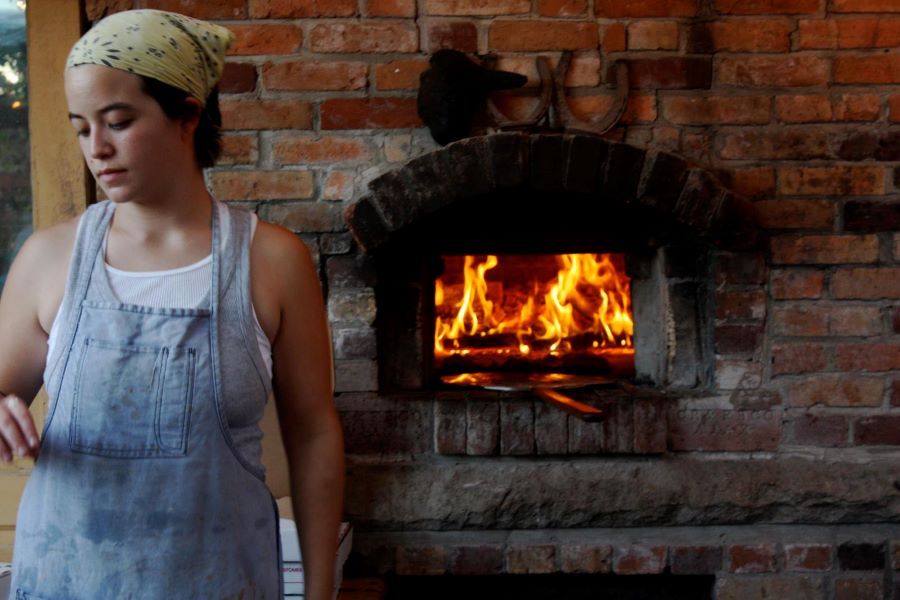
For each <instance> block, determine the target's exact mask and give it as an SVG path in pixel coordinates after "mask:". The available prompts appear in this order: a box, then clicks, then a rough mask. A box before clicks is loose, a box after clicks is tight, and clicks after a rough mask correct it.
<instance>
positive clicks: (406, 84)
mask: <svg viewBox="0 0 900 600" xmlns="http://www.w3.org/2000/svg"><path fill="white" fill-rule="evenodd" d="M427 68H428V61H426V60H421V59H411V60H393V61H391V62H388V63H381V64H379V65H376V66H375V84H376V87H377V88H378V89H379V90H416V89H419V75H421V74H422V72H423V71H425V70H426V69H427Z"/></svg>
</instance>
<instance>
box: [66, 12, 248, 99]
mask: <svg viewBox="0 0 900 600" xmlns="http://www.w3.org/2000/svg"><path fill="white" fill-rule="evenodd" d="M233 39H234V34H233V33H231V32H230V31H228V30H227V29H225V28H224V27H220V26H219V25H214V24H212V23H207V22H206V21H200V20H198V19H192V18H191V17H185V16H184V15H179V14H176V13H171V12H165V11H161V10H127V11H124V12H119V13H115V14H112V15H110V16H108V17H106V18H105V19H102V20H101V21H99V22H98V23H97V24H96V25H94V27H93V28H91V30H90V31H88V32H87V33H86V34H84V36H82V38H81V39H80V40H78V42H76V43H75V46H73V47H72V50H71V52H69V58H68V60H66V69H70V68H72V67H75V66H78V65H85V64H90V65H105V66H107V67H112V68H113V69H119V70H122V71H128V72H129V73H136V74H138V75H144V76H146V77H150V78H152V79H157V80H159V81H162V82H163V83H167V84H169V85H171V86H173V87H176V88H178V89H180V90H184V91H185V92H187V93H189V94H190V95H191V96H193V97H194V98H196V99H198V100H200V102H202V103H204V104H205V103H206V98H207V97H208V96H209V94H210V92H211V91H212V89H213V88H214V87H215V86H216V84H217V83H218V82H219V79H220V78H221V77H222V69H223V68H224V67H225V51H226V50H228V46H229V45H230V44H231V41H232V40H233Z"/></svg>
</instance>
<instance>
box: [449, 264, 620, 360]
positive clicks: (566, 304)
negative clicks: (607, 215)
mask: <svg viewBox="0 0 900 600" xmlns="http://www.w3.org/2000/svg"><path fill="white" fill-rule="evenodd" d="M541 259H544V261H545V262H543V263H542V262H541ZM616 259H618V262H619V263H621V256H619V257H616V255H611V254H563V255H556V256H545V257H502V263H503V264H501V257H498V256H496V255H488V256H485V257H476V256H465V257H464V258H463V259H462V265H459V262H460V259H459V257H445V263H446V264H447V266H448V268H447V272H446V275H445V276H443V277H441V278H438V279H437V280H436V281H435V299H434V303H435V313H436V322H435V344H434V351H435V358H436V359H438V360H439V361H440V359H442V358H446V357H450V356H465V355H468V354H471V353H478V354H482V355H484V354H493V355H496V356H511V355H517V356H518V358H528V359H533V360H540V359H542V358H543V357H546V356H547V355H550V356H561V355H564V354H566V353H572V352H576V353H582V354H584V353H588V354H602V353H609V352H619V353H633V345H632V336H633V335H634V323H633V321H632V317H631V289H630V281H629V279H628V277H626V276H625V275H624V273H623V272H620V271H621V270H622V269H621V267H620V269H618V270H617V268H616V265H615V262H616ZM547 261H552V262H551V263H549V264H550V266H551V267H552V268H551V269H549V270H548V269H547V268H546V265H547V264H548V262H547ZM506 264H510V265H511V266H510V268H509V269H508V270H507V271H504V266H505V265H506ZM454 265H459V266H460V267H461V271H462V273H461V277H460V274H459V273H458V272H454V271H453V269H452V267H453V266H454ZM553 271H555V276H554V275H553ZM460 279H461V281H460Z"/></svg>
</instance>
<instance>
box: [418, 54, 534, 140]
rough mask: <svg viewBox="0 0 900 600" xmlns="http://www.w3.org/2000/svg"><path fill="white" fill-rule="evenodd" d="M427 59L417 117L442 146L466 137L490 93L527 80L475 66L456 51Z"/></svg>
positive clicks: (420, 86) (420, 88)
mask: <svg viewBox="0 0 900 600" xmlns="http://www.w3.org/2000/svg"><path fill="white" fill-rule="evenodd" d="M428 62H429V64H430V65H431V68H429V69H428V70H427V71H425V72H424V73H422V75H421V76H420V78H419V82H420V85H419V95H418V99H417V103H418V111H419V117H421V119H422V121H423V122H424V123H425V125H427V126H428V129H429V131H431V137H433V138H434V140H435V141H436V142H437V143H439V144H441V145H442V146H445V145H447V144H449V143H450V142H454V141H456V140H461V139H462V138H464V137H468V136H469V133H470V131H471V129H472V122H473V121H474V120H475V114H476V113H477V112H478V109H480V108H481V107H482V106H483V105H484V102H485V100H486V99H487V97H488V95H489V94H490V93H491V92H495V91H497V90H507V89H512V88H517V87H521V86H523V85H525V83H526V82H527V81H528V78H527V77H525V76H524V75H520V74H518V73H510V72H508V71H494V70H492V69H488V68H485V67H484V66H482V65H478V64H476V63H474V62H473V61H472V60H471V59H470V58H469V57H468V56H466V55H465V54H464V53H462V52H460V51H458V50H449V49H444V50H438V51H437V52H435V53H434V54H433V55H432V56H431V59H430V60H429V61H428Z"/></svg>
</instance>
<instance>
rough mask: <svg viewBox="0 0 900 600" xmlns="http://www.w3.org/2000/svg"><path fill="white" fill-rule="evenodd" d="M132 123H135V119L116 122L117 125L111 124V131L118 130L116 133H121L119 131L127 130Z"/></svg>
mask: <svg viewBox="0 0 900 600" xmlns="http://www.w3.org/2000/svg"><path fill="white" fill-rule="evenodd" d="M132 121H133V119H125V120H124V121H118V122H116V123H110V124H109V128H110V129H113V130H116V131H119V130H122V129H125V128H126V127H128V126H129V125H131V122H132Z"/></svg>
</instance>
